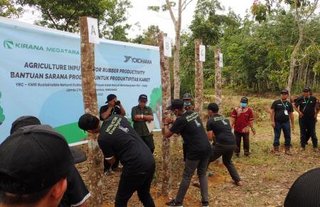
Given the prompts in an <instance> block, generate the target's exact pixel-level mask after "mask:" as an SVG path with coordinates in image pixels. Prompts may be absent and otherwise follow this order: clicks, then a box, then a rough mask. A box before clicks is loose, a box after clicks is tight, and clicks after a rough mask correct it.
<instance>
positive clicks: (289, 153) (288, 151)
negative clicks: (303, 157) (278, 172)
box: [285, 147, 292, 155]
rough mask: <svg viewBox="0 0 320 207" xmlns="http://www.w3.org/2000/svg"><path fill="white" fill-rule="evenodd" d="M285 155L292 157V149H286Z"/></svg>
mask: <svg viewBox="0 0 320 207" xmlns="http://www.w3.org/2000/svg"><path fill="white" fill-rule="evenodd" d="M285 154H286V155H292V153H291V151H290V147H286V149H285Z"/></svg>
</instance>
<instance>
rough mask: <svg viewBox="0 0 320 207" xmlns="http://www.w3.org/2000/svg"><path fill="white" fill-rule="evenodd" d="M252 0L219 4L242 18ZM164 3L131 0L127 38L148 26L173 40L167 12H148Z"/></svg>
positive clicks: (188, 16) (186, 19) (30, 18)
mask: <svg viewBox="0 0 320 207" xmlns="http://www.w3.org/2000/svg"><path fill="white" fill-rule="evenodd" d="M253 1H254V0H220V3H221V4H222V5H223V6H224V7H225V10H226V11H228V9H229V8H231V9H232V10H233V11H235V13H236V14H239V15H240V16H242V17H243V16H244V15H245V13H246V10H250V7H251V5H252V3H253ZM196 2H197V0H193V1H192V2H191V3H190V4H189V5H188V7H187V9H186V10H185V11H184V12H183V16H182V31H187V30H188V26H189V25H190V23H191V21H192V18H193V12H194V9H195V5H196ZM164 3H165V0H131V4H132V8H130V9H129V10H128V22H129V24H131V25H133V26H132V28H131V29H130V30H129V31H128V36H129V37H130V38H134V37H136V36H137V35H139V34H142V32H143V31H144V30H146V29H147V28H148V26H150V25H158V26H159V28H160V29H161V30H162V31H163V32H164V33H167V34H168V36H169V37H170V38H172V39H173V38H174V27H173V23H172V20H171V18H170V15H169V12H161V13H157V12H154V11H150V10H148V6H155V5H157V6H160V5H163V4H164ZM37 18H39V14H37V12H33V11H32V10H29V11H28V10H27V11H26V12H25V14H24V15H23V17H22V18H20V19H19V20H20V21H23V22H28V23H33V22H34V20H36V19H37Z"/></svg>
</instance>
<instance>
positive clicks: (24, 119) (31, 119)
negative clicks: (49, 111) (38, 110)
mask: <svg viewBox="0 0 320 207" xmlns="http://www.w3.org/2000/svg"><path fill="white" fill-rule="evenodd" d="M30 125H41V122H40V120H39V119H38V118H37V117H35V116H21V117H19V118H17V119H16V120H15V121H14V122H13V123H12V126H11V129H10V135H11V134H13V133H14V132H15V131H17V130H18V129H19V128H21V127H25V126H30ZM70 150H71V153H72V157H73V159H74V163H75V164H77V163H80V162H83V161H85V160H86V159H87V156H86V153H85V152H84V151H82V150H81V149H78V148H76V147H70Z"/></svg>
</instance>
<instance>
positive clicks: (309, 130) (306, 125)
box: [299, 118, 318, 148]
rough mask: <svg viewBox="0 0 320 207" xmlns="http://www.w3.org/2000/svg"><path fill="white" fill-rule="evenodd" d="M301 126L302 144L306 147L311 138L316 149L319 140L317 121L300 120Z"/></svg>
mask: <svg viewBox="0 0 320 207" xmlns="http://www.w3.org/2000/svg"><path fill="white" fill-rule="evenodd" d="M299 126H300V144H301V147H303V148H304V147H305V146H306V144H307V141H308V139H309V137H311V139H312V145H313V147H314V148H316V147H318V138H317V135H316V120H315V119H312V118H310V119H299Z"/></svg>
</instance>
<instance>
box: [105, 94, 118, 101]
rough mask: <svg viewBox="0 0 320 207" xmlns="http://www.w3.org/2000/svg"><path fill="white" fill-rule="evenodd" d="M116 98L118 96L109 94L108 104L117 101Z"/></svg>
mask: <svg viewBox="0 0 320 207" xmlns="http://www.w3.org/2000/svg"><path fill="white" fill-rule="evenodd" d="M115 98H117V96H116V95H114V94H109V95H108V96H107V101H106V103H108V102H109V101H112V100H113V99H115Z"/></svg>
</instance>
